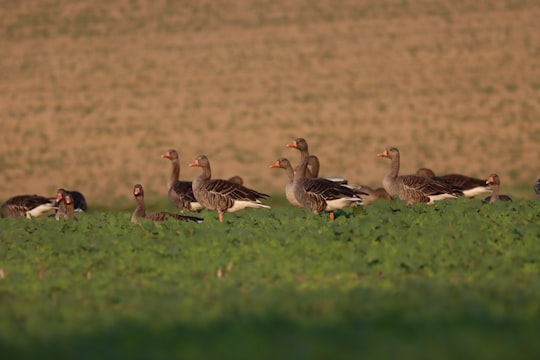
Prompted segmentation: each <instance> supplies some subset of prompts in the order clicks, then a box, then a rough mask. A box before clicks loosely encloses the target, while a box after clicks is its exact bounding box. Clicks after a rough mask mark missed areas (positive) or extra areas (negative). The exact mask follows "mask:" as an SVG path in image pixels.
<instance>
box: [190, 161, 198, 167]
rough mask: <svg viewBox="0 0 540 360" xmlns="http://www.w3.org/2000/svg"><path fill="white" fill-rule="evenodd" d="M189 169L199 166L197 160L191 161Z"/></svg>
mask: <svg viewBox="0 0 540 360" xmlns="http://www.w3.org/2000/svg"><path fill="white" fill-rule="evenodd" d="M189 166H190V167H193V166H199V160H195V161H193V162H192V163H191V164H189Z"/></svg>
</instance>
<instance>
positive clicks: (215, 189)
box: [189, 155, 270, 222]
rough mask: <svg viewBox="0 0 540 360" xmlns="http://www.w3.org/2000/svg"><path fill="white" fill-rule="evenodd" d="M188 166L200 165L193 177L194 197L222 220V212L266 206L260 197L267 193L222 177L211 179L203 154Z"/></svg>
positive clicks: (206, 158)
mask: <svg viewBox="0 0 540 360" xmlns="http://www.w3.org/2000/svg"><path fill="white" fill-rule="evenodd" d="M189 166H192V167H193V166H195V167H200V168H201V170H202V172H201V174H200V175H198V176H197V177H195V179H193V183H192V184H193V194H194V195H195V199H197V201H198V202H199V203H200V204H201V205H202V206H204V207H205V208H206V209H208V210H213V211H216V212H217V213H218V217H219V221H220V222H222V221H223V213H224V212H235V211H239V210H243V209H246V208H266V209H269V208H270V206H268V205H265V204H263V203H262V202H261V201H260V199H264V198H268V197H269V195H267V194H263V193H260V192H258V191H255V190H253V189H249V188H247V187H245V186H242V185H239V184H237V183H234V182H231V181H229V180H224V179H212V171H211V168H210V161H209V160H208V157H206V156H205V155H200V156H198V157H197V158H196V159H195V160H194V161H193V162H192V163H191V164H189Z"/></svg>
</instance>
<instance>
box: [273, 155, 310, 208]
mask: <svg viewBox="0 0 540 360" xmlns="http://www.w3.org/2000/svg"><path fill="white" fill-rule="evenodd" d="M270 167H272V168H280V169H284V170H285V174H287V182H286V183H285V197H286V198H287V201H288V202H289V204H291V205H292V206H296V207H299V208H301V207H302V205H300V203H299V202H298V200H296V198H295V197H294V188H293V181H294V169H293V167H292V165H291V163H290V161H289V160H288V159H287V158H279V159H277V161H276V162H274V163H273V164H272V165H270Z"/></svg>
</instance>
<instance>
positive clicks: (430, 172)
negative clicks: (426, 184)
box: [416, 168, 435, 177]
mask: <svg viewBox="0 0 540 360" xmlns="http://www.w3.org/2000/svg"><path fill="white" fill-rule="evenodd" d="M416 175H418V176H423V177H434V176H435V172H434V171H433V170H431V169H429V168H419V169H418V170H416Z"/></svg>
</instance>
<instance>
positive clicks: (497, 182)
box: [483, 174, 512, 203]
mask: <svg viewBox="0 0 540 360" xmlns="http://www.w3.org/2000/svg"><path fill="white" fill-rule="evenodd" d="M486 184H488V185H489V186H491V188H492V189H493V193H491V195H490V196H488V197H486V198H485V199H484V201H483V202H485V203H493V202H495V201H512V198H511V197H510V196H508V195H500V194H499V192H500V187H501V179H500V178H499V175H497V174H491V175H489V177H488V179H487V180H486Z"/></svg>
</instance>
